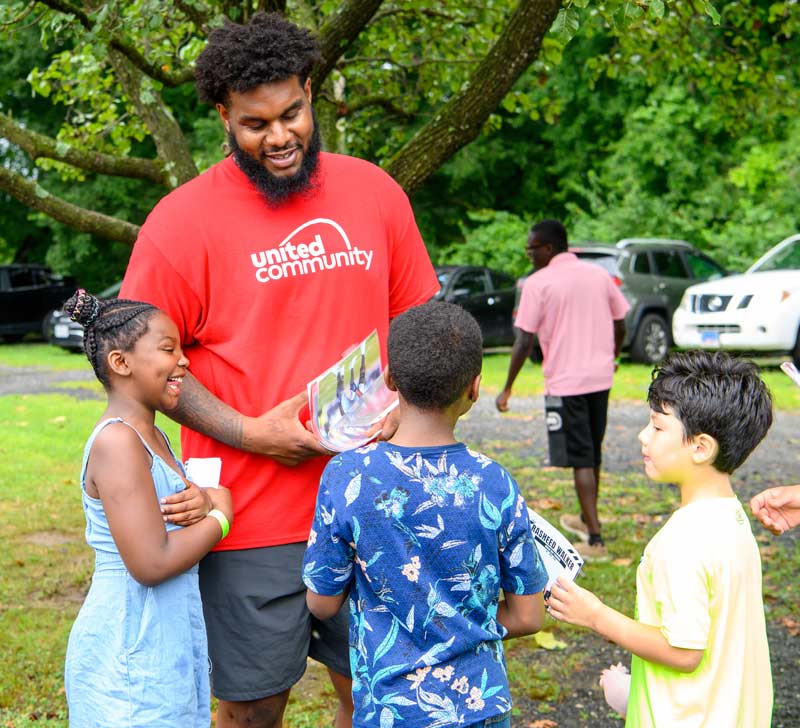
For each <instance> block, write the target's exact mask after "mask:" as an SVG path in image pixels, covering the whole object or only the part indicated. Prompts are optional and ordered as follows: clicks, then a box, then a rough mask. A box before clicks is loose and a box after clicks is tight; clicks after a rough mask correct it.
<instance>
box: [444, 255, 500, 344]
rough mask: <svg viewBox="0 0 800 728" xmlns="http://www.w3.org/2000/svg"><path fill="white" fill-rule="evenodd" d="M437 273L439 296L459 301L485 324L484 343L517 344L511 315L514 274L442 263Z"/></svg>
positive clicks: (483, 329)
mask: <svg viewBox="0 0 800 728" xmlns="http://www.w3.org/2000/svg"><path fill="white" fill-rule="evenodd" d="M436 275H437V276H438V278H439V285H440V286H441V288H440V289H439V292H438V293H437V294H436V296H435V298H436V299H437V300H440V301H449V302H450V303H457V304H458V305H459V306H461V307H463V308H464V309H466V310H467V311H469V312H470V313H471V314H472V315H473V316H474V317H475V318H476V319H477V321H478V324H479V325H480V327H481V333H482V334H483V345H484V346H486V347H491V346H510V345H511V344H513V343H514V327H513V322H512V319H511V314H512V311H513V309H514V300H515V295H516V279H515V278H514V277H513V276H510V275H508V274H507V273H501V272H500V271H497V270H492V269H491V268H481V267H478V266H470V265H439V266H436Z"/></svg>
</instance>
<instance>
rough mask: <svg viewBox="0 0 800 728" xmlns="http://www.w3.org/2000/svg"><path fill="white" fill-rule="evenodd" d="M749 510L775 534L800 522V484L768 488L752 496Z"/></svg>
mask: <svg viewBox="0 0 800 728" xmlns="http://www.w3.org/2000/svg"><path fill="white" fill-rule="evenodd" d="M750 510H751V511H752V512H753V515H754V516H755V517H756V518H758V520H759V521H761V525H763V526H764V528H766V529H768V530H769V531H771V532H772V533H774V534H775V535H776V536H779V535H780V534H782V533H786V531H788V530H790V529H792V528H794V527H795V526H797V525H798V524H800V485H787V486H782V487H778V488H768V489H767V490H764V491H761V493H759V494H758V495H756V496H753V498H752V500H751V501H750Z"/></svg>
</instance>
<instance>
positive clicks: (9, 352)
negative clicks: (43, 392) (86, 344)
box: [0, 344, 91, 371]
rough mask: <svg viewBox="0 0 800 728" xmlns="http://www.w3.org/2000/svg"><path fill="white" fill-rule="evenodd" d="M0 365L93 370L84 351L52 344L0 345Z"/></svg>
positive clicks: (63, 369)
mask: <svg viewBox="0 0 800 728" xmlns="http://www.w3.org/2000/svg"><path fill="white" fill-rule="evenodd" d="M0 366H4V367H37V368H41V369H59V370H61V371H74V370H77V369H84V370H86V371H91V367H90V366H89V362H88V361H87V359H86V356H85V354H84V353H83V352H82V351H79V352H73V351H68V350H67V349H62V348H61V347H60V346H52V345H51V344H11V345H0Z"/></svg>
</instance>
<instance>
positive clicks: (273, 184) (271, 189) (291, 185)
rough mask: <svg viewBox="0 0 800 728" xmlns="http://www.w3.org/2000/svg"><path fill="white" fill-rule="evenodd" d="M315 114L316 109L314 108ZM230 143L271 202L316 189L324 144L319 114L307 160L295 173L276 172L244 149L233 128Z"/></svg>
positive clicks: (305, 155) (275, 203)
mask: <svg viewBox="0 0 800 728" xmlns="http://www.w3.org/2000/svg"><path fill="white" fill-rule="evenodd" d="M312 114H313V111H312ZM228 146H229V148H230V149H231V151H232V153H233V158H234V159H235V160H236V164H237V166H238V167H239V169H241V170H242V172H244V173H245V175H247V178H248V179H249V180H250V181H251V182H252V183H253V184H254V185H255V187H256V189H257V190H258V191H259V192H260V193H261V194H262V195H263V196H264V199H265V200H266V201H267V204H269V205H271V206H273V207H277V206H278V205H280V204H282V203H283V202H285V201H286V200H287V199H288V198H289V197H291V196H292V195H295V194H301V193H304V192H309V191H310V190H312V189H314V186H315V185H314V180H313V177H314V172H316V170H317V165H318V164H319V153H320V149H321V148H322V138H321V137H320V133H319V126H318V124H317V118H316V116H314V131H313V133H312V134H311V138H310V139H309V141H308V147H307V148H306V149H305V150H303V160H302V161H301V162H300V169H298V170H297V172H296V173H295V174H293V175H292V176H291V177H278V176H277V175H274V174H272V172H270V171H269V170H268V169H266V167H264V165H263V164H262V163H261V161H260V160H259V159H256V158H255V157H253V156H252V155H251V154H249V153H248V152H246V151H244V149H242V148H241V147H240V146H239V145H238V144H237V143H236V137H235V136H234V135H233V132H228ZM294 146H296V145H295V144H294V143H292V144H291V145H289V146H287V147H284V150H288V149H290V148H291V147H294ZM279 151H281V150H280V149H270V152H279Z"/></svg>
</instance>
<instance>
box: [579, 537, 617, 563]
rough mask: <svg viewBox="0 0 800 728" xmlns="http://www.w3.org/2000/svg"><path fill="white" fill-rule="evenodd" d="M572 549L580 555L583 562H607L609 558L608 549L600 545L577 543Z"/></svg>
mask: <svg viewBox="0 0 800 728" xmlns="http://www.w3.org/2000/svg"><path fill="white" fill-rule="evenodd" d="M572 548H574V549H575V550H576V551H577V552H578V553H579V554H580V555H581V557H582V558H583V560H584V561H608V560H609V558H610V556H609V554H608V549H607V548H606V547H605V545H604V544H602V543H596V544H592V545H591V546H590V545H589V544H588V543H584V542H583V541H578V543H574V544H572Z"/></svg>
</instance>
